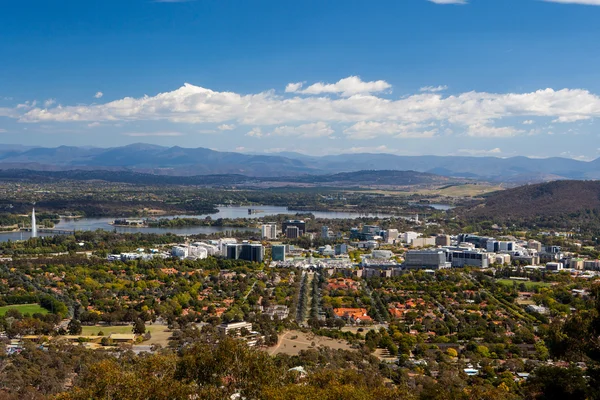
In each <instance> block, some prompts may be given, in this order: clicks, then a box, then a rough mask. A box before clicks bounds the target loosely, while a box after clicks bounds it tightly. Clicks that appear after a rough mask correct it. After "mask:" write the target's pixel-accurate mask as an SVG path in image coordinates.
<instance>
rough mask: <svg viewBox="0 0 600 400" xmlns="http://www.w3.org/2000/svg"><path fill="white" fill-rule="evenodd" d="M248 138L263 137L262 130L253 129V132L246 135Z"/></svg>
mask: <svg viewBox="0 0 600 400" xmlns="http://www.w3.org/2000/svg"><path fill="white" fill-rule="evenodd" d="M246 136H250V137H255V138H260V137H262V136H263V133H262V129H260V128H252V130H251V131H250V132H248V133H246Z"/></svg>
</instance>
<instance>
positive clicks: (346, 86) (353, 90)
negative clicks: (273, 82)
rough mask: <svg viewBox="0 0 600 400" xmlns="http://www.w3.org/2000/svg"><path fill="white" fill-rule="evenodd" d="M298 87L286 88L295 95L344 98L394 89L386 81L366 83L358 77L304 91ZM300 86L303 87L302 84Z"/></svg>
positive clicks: (321, 84)
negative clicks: (328, 94)
mask: <svg viewBox="0 0 600 400" xmlns="http://www.w3.org/2000/svg"><path fill="white" fill-rule="evenodd" d="M297 85H298V83H291V84H288V85H287V87H286V91H293V92H295V93H301V94H311V95H318V94H325V93H334V94H340V95H341V96H344V97H349V96H353V95H356V94H369V93H377V92H383V91H384V90H387V89H389V88H391V87H392V85H390V84H389V83H387V82H386V81H372V82H364V81H363V80H361V79H360V78H359V77H358V76H349V77H348V78H344V79H340V80H339V81H337V82H336V83H323V82H319V83H315V84H313V85H310V86H309V87H307V88H306V89H303V90H298V89H299V87H297ZM300 86H302V85H301V84H300ZM288 89H290V90H288ZM292 89H296V90H292Z"/></svg>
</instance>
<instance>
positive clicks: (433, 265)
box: [402, 249, 452, 270]
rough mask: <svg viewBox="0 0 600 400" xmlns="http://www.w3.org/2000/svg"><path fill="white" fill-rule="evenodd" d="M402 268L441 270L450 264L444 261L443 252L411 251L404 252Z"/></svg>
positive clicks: (444, 255)
mask: <svg viewBox="0 0 600 400" xmlns="http://www.w3.org/2000/svg"><path fill="white" fill-rule="evenodd" d="M402 266H403V267H404V268H406V269H433V270H436V269H443V268H450V267H451V266H452V264H451V263H450V262H448V261H446V252H445V251H444V250H437V249H436V250H411V251H408V252H406V256H405V259H404V263H403V264H402Z"/></svg>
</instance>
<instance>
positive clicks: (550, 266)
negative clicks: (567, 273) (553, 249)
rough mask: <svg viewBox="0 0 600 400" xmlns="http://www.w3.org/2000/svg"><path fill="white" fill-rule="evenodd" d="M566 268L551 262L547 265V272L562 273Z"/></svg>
mask: <svg viewBox="0 0 600 400" xmlns="http://www.w3.org/2000/svg"><path fill="white" fill-rule="evenodd" d="M563 268H564V265H563V263H561V262H549V263H547V264H546V271H556V272H558V271H562V269H563Z"/></svg>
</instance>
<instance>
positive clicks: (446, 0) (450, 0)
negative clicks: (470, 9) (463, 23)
mask: <svg viewBox="0 0 600 400" xmlns="http://www.w3.org/2000/svg"><path fill="white" fill-rule="evenodd" d="M428 1H430V2H431V3H435V4H467V0H428Z"/></svg>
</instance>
